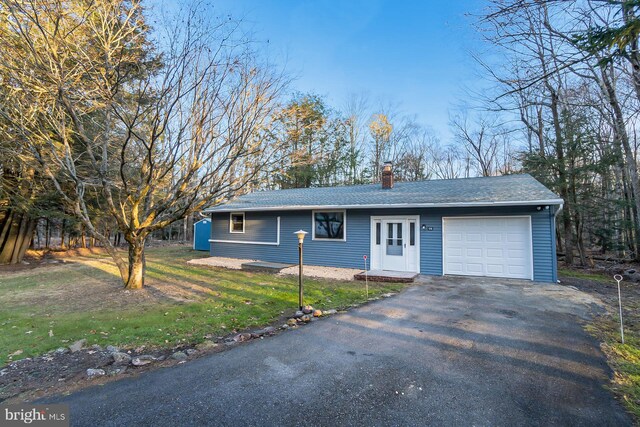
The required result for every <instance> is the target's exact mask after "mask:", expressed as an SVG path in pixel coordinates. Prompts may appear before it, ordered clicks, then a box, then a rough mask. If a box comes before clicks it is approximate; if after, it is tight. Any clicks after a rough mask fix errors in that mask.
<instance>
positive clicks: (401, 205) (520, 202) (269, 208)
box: [204, 199, 564, 213]
mask: <svg viewBox="0 0 640 427" xmlns="http://www.w3.org/2000/svg"><path fill="white" fill-rule="evenodd" d="M563 203H564V200H562V199H551V200H514V201H505V202H454V203H383V204H368V205H367V204H363V205H308V206H304V205H286V206H264V207H245V208H238V207H231V208H228V209H226V208H220V209H218V208H215V207H214V208H208V209H205V210H204V212H206V213H216V212H239V211H286V210H288V211H300V210H315V209H317V210H336V209H384V208H396V209H397V208H466V207H492V206H534V205H561V204H563ZM221 206H224V205H221Z"/></svg>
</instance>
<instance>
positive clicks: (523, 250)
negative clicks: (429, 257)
mask: <svg viewBox="0 0 640 427" xmlns="http://www.w3.org/2000/svg"><path fill="white" fill-rule="evenodd" d="M442 228H443V230H442V232H443V251H444V254H443V262H444V274H459V275H464V276H492V277H509V278H519V279H533V277H532V276H533V268H532V257H531V217H528V216H527V217H468V218H443V219H442Z"/></svg>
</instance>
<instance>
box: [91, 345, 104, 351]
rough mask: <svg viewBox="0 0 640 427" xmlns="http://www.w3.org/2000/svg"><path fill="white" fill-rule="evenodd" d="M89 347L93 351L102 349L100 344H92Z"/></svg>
mask: <svg viewBox="0 0 640 427" xmlns="http://www.w3.org/2000/svg"><path fill="white" fill-rule="evenodd" d="M91 349H92V350H95V351H102V346H100V345H99V344H94V345H92V346H91Z"/></svg>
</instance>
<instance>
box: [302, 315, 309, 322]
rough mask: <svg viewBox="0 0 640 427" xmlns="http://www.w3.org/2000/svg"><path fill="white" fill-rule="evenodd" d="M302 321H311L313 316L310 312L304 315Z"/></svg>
mask: <svg viewBox="0 0 640 427" xmlns="http://www.w3.org/2000/svg"><path fill="white" fill-rule="evenodd" d="M302 321H303V322H305V323H307V322H309V321H311V316H309V315H308V314H305V315H304V316H302Z"/></svg>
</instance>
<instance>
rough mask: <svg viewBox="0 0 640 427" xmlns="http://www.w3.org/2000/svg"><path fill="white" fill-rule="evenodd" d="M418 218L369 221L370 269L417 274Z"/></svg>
mask: <svg viewBox="0 0 640 427" xmlns="http://www.w3.org/2000/svg"><path fill="white" fill-rule="evenodd" d="M419 218H420V217H419V216H405V217H395V216H394V217H391V216H387V217H384V216H382V217H372V218H371V269H373V270H389V271H414V272H416V273H418V272H420V270H419V265H420V239H419V237H420V236H419V230H418V225H419V224H418V223H419Z"/></svg>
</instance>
